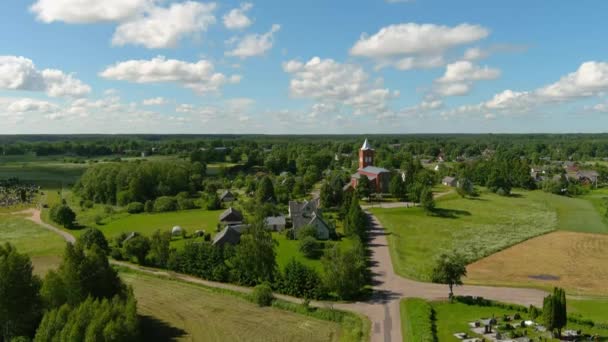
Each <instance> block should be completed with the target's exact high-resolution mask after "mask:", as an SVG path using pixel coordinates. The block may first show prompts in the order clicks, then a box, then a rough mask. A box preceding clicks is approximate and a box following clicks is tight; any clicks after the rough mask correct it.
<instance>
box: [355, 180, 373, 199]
mask: <svg viewBox="0 0 608 342" xmlns="http://www.w3.org/2000/svg"><path fill="white" fill-rule="evenodd" d="M356 191H357V195H358V196H359V198H368V199H369V197H370V196H371V194H372V183H371V182H370V181H369V178H367V176H365V175H361V177H360V178H359V180H358V181H357V188H356Z"/></svg>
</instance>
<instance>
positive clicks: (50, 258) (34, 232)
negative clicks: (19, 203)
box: [0, 214, 65, 275]
mask: <svg viewBox="0 0 608 342" xmlns="http://www.w3.org/2000/svg"><path fill="white" fill-rule="evenodd" d="M5 242H9V243H11V244H13V245H15V246H16V247H17V250H18V251H19V252H20V253H25V254H28V255H29V256H30V257H31V259H32V263H33V264H34V271H35V273H36V274H38V275H44V274H46V272H47V271H48V270H49V269H52V268H55V267H57V266H58V265H59V262H60V261H61V255H63V250H64V248H65V241H64V240H63V239H62V238H61V237H60V236H59V235H57V234H55V233H53V232H50V231H48V230H46V229H44V228H42V227H40V226H38V225H37V224H36V223H34V222H31V221H28V220H26V219H24V218H22V217H18V216H14V215H8V214H0V243H2V244H4V243H5Z"/></svg>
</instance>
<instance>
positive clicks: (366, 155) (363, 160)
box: [359, 138, 375, 169]
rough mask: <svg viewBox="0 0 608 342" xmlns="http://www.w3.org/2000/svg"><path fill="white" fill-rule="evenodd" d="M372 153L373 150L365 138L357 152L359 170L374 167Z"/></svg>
mask: <svg viewBox="0 0 608 342" xmlns="http://www.w3.org/2000/svg"><path fill="white" fill-rule="evenodd" d="M374 153H375V151H374V149H373V148H372V146H371V145H370V144H369V142H368V141H367V138H366V139H365V142H364V143H363V146H361V149H360V150H359V169H363V168H365V167H367V166H373V165H374Z"/></svg>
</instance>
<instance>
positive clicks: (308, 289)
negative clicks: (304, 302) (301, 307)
mask: <svg viewBox="0 0 608 342" xmlns="http://www.w3.org/2000/svg"><path fill="white" fill-rule="evenodd" d="M279 287H280V291H281V292H282V293H285V294H288V295H290V296H295V297H303V298H311V299H312V298H318V297H321V296H322V295H323V290H322V288H321V287H322V286H321V280H320V279H319V275H318V274H317V272H315V270H314V269H312V268H310V267H307V266H306V265H304V264H302V263H301V262H299V261H297V260H296V259H292V260H291V261H290V262H289V263H288V264H287V265H285V269H284V271H283V275H282V277H281V280H280V282H279Z"/></svg>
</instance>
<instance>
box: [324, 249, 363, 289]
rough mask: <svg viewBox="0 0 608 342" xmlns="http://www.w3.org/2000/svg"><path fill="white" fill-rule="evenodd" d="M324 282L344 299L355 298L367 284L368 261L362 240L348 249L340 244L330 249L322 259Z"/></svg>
mask: <svg viewBox="0 0 608 342" xmlns="http://www.w3.org/2000/svg"><path fill="white" fill-rule="evenodd" d="M321 262H322V264H323V284H324V285H325V287H326V288H327V289H328V290H329V291H331V292H335V293H336V294H337V295H338V297H340V298H342V299H353V298H355V297H356V296H357V295H359V293H360V291H361V289H362V288H363V286H364V285H365V280H366V273H365V272H366V262H365V253H364V250H363V246H362V245H361V242H359V241H357V242H356V243H355V245H354V246H353V247H351V248H348V249H342V248H340V247H339V246H338V245H336V246H334V247H333V248H332V249H330V250H328V251H327V252H326V254H325V256H324V257H323V258H322V260H321Z"/></svg>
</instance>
